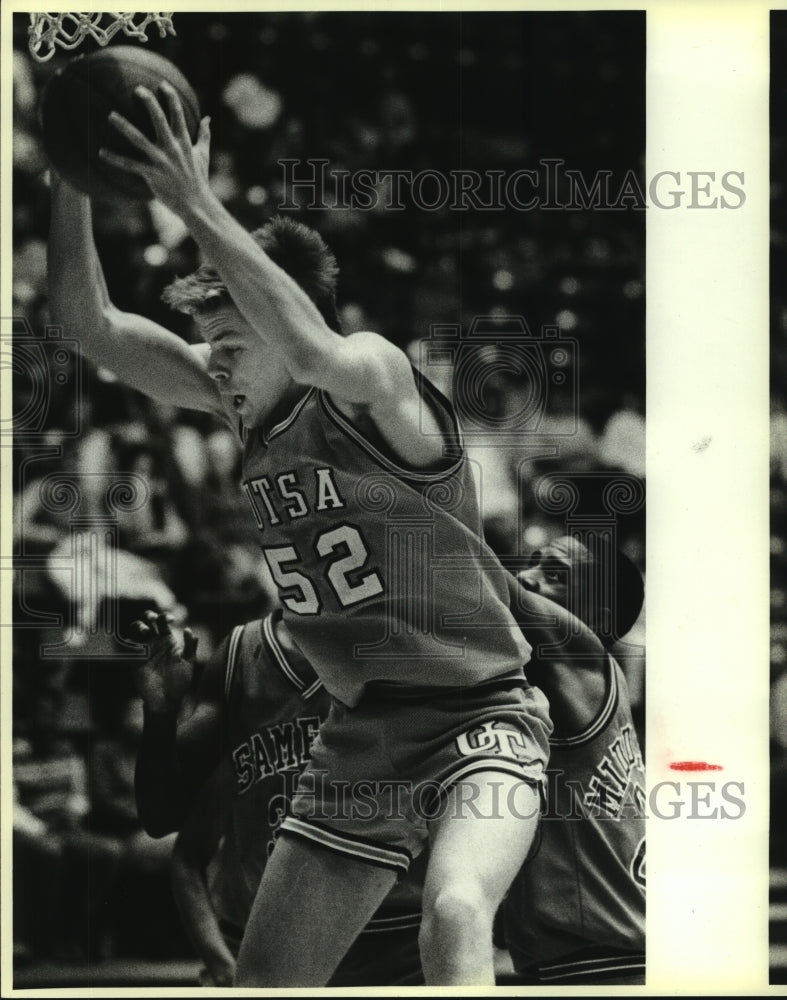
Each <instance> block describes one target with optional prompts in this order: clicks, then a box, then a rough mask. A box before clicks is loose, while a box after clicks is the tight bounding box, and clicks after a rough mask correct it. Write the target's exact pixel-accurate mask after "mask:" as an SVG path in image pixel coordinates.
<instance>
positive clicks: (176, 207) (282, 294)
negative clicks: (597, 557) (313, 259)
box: [102, 83, 440, 462]
mask: <svg viewBox="0 0 787 1000" xmlns="http://www.w3.org/2000/svg"><path fill="white" fill-rule="evenodd" d="M160 93H161V95H162V100H163V101H164V104H165V106H166V108H167V110H168V116H167V114H165V111H164V109H163V108H162V105H161V104H159V101H158V100H157V99H156V97H155V96H154V95H153V94H152V93H151V92H150V91H149V90H145V89H143V88H140V90H138V95H139V96H140V98H141V99H143V100H144V101H145V103H146V104H147V107H148V111H149V112H150V116H151V119H152V121H153V124H154V127H155V131H156V142H155V143H154V142H151V141H150V140H149V139H147V138H146V137H145V136H144V135H142V133H141V132H140V131H139V130H138V129H137V128H135V127H134V126H133V125H132V124H131V123H130V122H128V121H127V120H126V119H124V118H122V117H121V116H119V115H117V114H112V115H111V116H110V120H111V121H113V122H114V123H115V125H116V127H117V128H118V129H119V131H121V132H122V134H123V135H124V136H125V137H126V138H127V139H128V140H129V141H130V142H131V143H132V144H133V145H134V146H136V148H137V150H138V151H139V153H140V154H141V157H140V158H135V159H131V158H129V157H124V156H120V155H118V154H115V153H112V152H110V151H107V150H104V151H102V156H103V158H104V159H105V160H106V161H107V162H109V163H111V164H113V165H114V166H116V167H120V168H122V169H126V170H130V171H132V172H134V173H137V174H139V175H140V176H141V177H143V178H144V179H145V181H146V182H147V184H148V186H149V187H150V189H151V190H152V191H153V192H154V193H155V195H156V196H157V197H158V198H159V199H160V200H161V201H162V202H163V203H164V204H166V205H167V206H168V207H169V208H170V209H172V211H174V212H176V213H177V214H178V215H179V216H180V217H181V218H182V219H183V221H184V222H185V224H186V226H187V227H188V229H189V231H190V232H191V234H192V236H193V237H194V239H195V240H196V241H197V243H198V244H199V246H200V249H201V250H202V253H203V255H204V257H205V258H206V260H208V261H209V262H210V263H211V264H212V266H213V267H215V268H216V270H217V271H218V272H219V273H220V275H221V277H222V279H223V281H224V283H225V285H226V287H227V290H228V292H229V295H230V297H231V299H232V302H233V303H234V305H235V306H236V307H237V308H238V310H239V311H240V313H241V314H242V316H243V318H244V319H245V321H246V322H247V323H248V324H249V326H250V327H251V328H252V330H253V331H254V332H255V333H256V334H258V335H259V336H260V337H261V338H262V339H263V340H265V341H266V342H267V343H269V344H270V346H271V347H272V348H273V349H275V351H276V354H277V356H278V357H280V358H281V359H282V361H283V363H284V364H285V366H286V368H287V370H288V372H289V374H290V376H291V378H292V379H293V380H294V381H295V382H298V383H301V384H304V385H314V386H317V387H318V388H321V389H325V390H326V391H328V392H329V393H330V394H331V395H332V396H334V397H335V398H337V399H338V400H341V401H344V402H346V403H348V404H360V405H362V406H366V407H368V408H369V409H370V410H371V411H372V413H373V415H374V416H375V417H376V418H377V419H378V423H379V424H380V425H381V427H385V428H386V433H387V434H389V435H390V439H391V441H392V443H393V444H396V443H398V441H399V439H400V437H401V435H399V434H398V433H397V424H399V425H401V428H402V429H403V430H404V431H405V434H404V443H405V444H407V445H414V446H415V448H416V449H417V453H416V454H411V452H412V448H408V453H410V454H409V457H411V458H412V459H413V460H414V461H416V462H419V461H424V462H428V461H429V460H431V459H432V458H434V457H439V447H440V445H439V442H437V441H436V440H435V437H436V435H434V434H433V435H427V436H425V437H424V439H423V440H418V439H415V440H411V438H412V437H413V435H412V427H413V426H417V419H416V416H417V413H416V411H417V409H418V406H419V397H418V391H417V388H416V385H415V382H414V379H413V375H412V370H411V367H410V364H409V361H408V360H407V358H406V356H405V355H404V353H403V352H402V351H400V350H399V348H397V347H395V346H394V345H392V344H390V343H388V342H387V341H385V340H384V339H383V338H382V337H379V336H378V335H376V334H373V333H361V334H354V335H353V336H351V337H347V338H345V337H342V336H341V335H340V334H338V333H337V332H336V331H334V330H332V329H330V327H329V326H328V324H327V323H326V321H325V319H324V318H323V316H322V314H321V312H320V310H319V309H318V308H317V306H316V305H315V303H314V302H313V301H312V299H311V298H310V297H309V295H308V294H307V293H306V291H304V289H303V288H301V286H300V285H299V284H298V282H297V281H295V280H294V279H293V278H292V277H291V276H290V275H289V274H288V273H287V272H286V271H285V270H284V269H283V268H281V267H280V266H279V265H278V264H276V263H275V262H274V261H273V260H272V259H271V258H270V257H269V256H268V254H266V253H265V251H264V250H263V249H262V248H261V247H260V245H259V244H258V243H257V242H256V241H255V239H254V238H253V236H252V235H251V234H250V233H249V232H247V231H246V230H245V229H244V228H243V226H241V225H240V223H238V222H237V220H236V219H234V218H233V217H232V216H231V215H230V213H229V212H228V211H227V210H226V209H225V207H224V206H223V205H222V204H221V202H220V201H219V199H218V198H217V197H216V195H215V194H214V193H213V191H212V190H211V188H210V185H209V183H208V161H209V143H210V134H209V125H208V120H207V119H204V120H203V122H202V124H201V126H200V132H199V137H198V140H197V143H196V144H195V145H192V142H191V139H190V137H189V134H188V130H187V128H186V124H185V120H184V116H183V110H182V108H181V106H180V103H179V101H178V98H177V95H176V93H175V92H174V90H173V89H172V88H171V87H170V86H169V85H168V84H166V83H164V84H162V85H161V87H160ZM408 429H409V430H408ZM408 435H409V436H408Z"/></svg>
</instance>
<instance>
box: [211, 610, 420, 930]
mask: <svg viewBox="0 0 787 1000" xmlns="http://www.w3.org/2000/svg"><path fill="white" fill-rule="evenodd" d="M279 617H280V613H279V612H276V613H275V614H274V615H269V616H268V617H267V618H265V619H263V620H262V621H256V622H251V623H250V624H248V625H245V626H238V627H237V628H235V629H234V630H233V632H232V633H231V634H230V637H229V641H228V643H227V646H226V673H225V689H224V694H225V704H226V718H227V747H228V750H229V753H230V756H231V760H232V765H233V773H234V790H233V791H234V794H233V798H232V805H231V809H230V814H229V821H228V826H227V829H226V831H225V834H224V837H223V839H222V842H221V844H220V846H219V850H218V852H217V855H216V858H215V859H214V861H213V862H212V863H211V866H210V890H211V898H212V900H213V904H214V908H215V910H216V913H217V915H218V917H219V920H220V922H221V924H222V926H223V927H224V928H225V930H226V929H227V928H234V930H235V932H236V933H238V934H239V933H240V932H242V930H243V928H244V927H245V925H246V920H247V918H248V915H249V910H250V908H251V904H252V902H253V900H254V896H255V894H256V891H257V886H258V885H259V882H260V879H261V878H262V873H263V870H264V868H265V864H266V863H267V860H268V857H269V855H270V852H271V850H272V849H273V845H274V842H275V837H276V832H277V830H278V828H279V826H280V824H281V822H282V820H283V819H284V817H285V815H287V813H288V811H289V802H290V799H291V797H292V793H293V791H294V787H295V784H296V781H297V776H298V774H299V773H300V771H301V769H302V767H303V765H304V764H305V763H306V761H307V760H309V759H310V747H311V742H312V740H313V739H314V737H315V735H316V734H317V731H318V729H319V726H320V723H321V722H322V720H323V719H324V718H325V716H326V715H327V714H328V709H329V707H330V696H329V695H328V693H327V691H326V690H325V689H324V688H323V686H322V684H321V683H320V681H319V680H318V678H317V675H316V674H315V673H314V670H313V669H312V668H311V666H310V665H309V664H308V663H307V662H306V661H305V660H304V659H303V657H302V656H300V655H299V654H298V653H297V652H296V651H295V650H293V649H291V648H289V649H288V648H285V646H284V645H283V643H282V641H280V635H279V633H278V630H277V618H279ZM421 886H422V882H421V881H419V878H418V877H416V876H414V877H411V878H408V879H405V880H402V881H401V882H400V883H398V884H397V885H396V886H395V887H394V889H393V890H392V891H391V893H390V894H389V896H388V897H387V898H386V900H385V902H384V903H383V904H382V906H381V907H380V909H379V910H378V912H377V914H376V915H375V918H374V919H373V920H372V921H371V923H370V924H369V927H368V930H369V931H374V932H379V931H381V930H389V929H398V928H401V927H405V926H414V925H417V924H418V922H419V921H420V897H421Z"/></svg>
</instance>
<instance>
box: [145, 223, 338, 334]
mask: <svg viewBox="0 0 787 1000" xmlns="http://www.w3.org/2000/svg"><path fill="white" fill-rule="evenodd" d="M251 235H252V237H253V238H254V240H255V242H256V243H257V244H258V245H259V246H260V247H261V248H262V249H263V250H264V251H265V253H266V254H267V255H268V256H269V257H270V258H271V260H272V261H273V262H274V263H275V264H278V265H279V267H280V268H281V269H282V270H283V271H286V272H287V274H289V276H290V277H291V278H292V279H293V280H294V281H296V282H297V283H298V284H299V285H300V286H301V288H302V289H303V290H304V292H306V294H307V295H308V296H309V298H310V299H311V300H312V302H313V303H314V304H315V305H316V306H317V308H318V309H319V311H320V315H321V316H322V318H323V319H324V320H325V322H326V323H327V324H328V326H329V327H330V328H331V329H332V330H335V331H336V332H337V333H340V332H341V326H340V323H339V317H338V314H337V312H336V283H337V280H338V277H339V265H338V264H337V262H336V258H335V257H334V255H333V253H332V251H331V250H330V248H329V247H328V245H327V244H326V243H325V241H324V240H323V238H322V236H320V234H319V233H318V232H317V231H316V230H314V229H311V228H310V227H309V226H305V225H304V224H303V223H302V222H298V221H297V220H296V219H291V218H289V217H288V216H286V215H276V216H274V217H273V218H272V219H271V220H270V221H269V222H266V223H265V225H264V226H262V227H261V228H260V229H256V230H254V232H252V234H251ZM161 297H162V299H163V300H164V302H166V304H167V305H168V306H170V307H171V308H172V309H175V310H177V311H178V312H182V313H186V314H187V315H189V316H196V315H199V314H200V313H205V312H209V311H210V310H212V309H215V308H216V307H217V306H219V305H221V304H222V303H227V302H231V301H232V299H231V296H230V293H229V291H228V289H227V286H226V284H225V283H224V280H223V278H222V277H221V275H220V274H219V272H218V271H217V270H216V268H215V267H213V266H212V265H211V264H202V265H201V266H200V267H198V268H197V270H196V271H194V272H193V273H192V274H188V275H186V276H185V277H184V278H176V280H175V281H173V282H172V284H170V285H168V286H167V287H166V288H165V289H164V292H163V293H162V296H161Z"/></svg>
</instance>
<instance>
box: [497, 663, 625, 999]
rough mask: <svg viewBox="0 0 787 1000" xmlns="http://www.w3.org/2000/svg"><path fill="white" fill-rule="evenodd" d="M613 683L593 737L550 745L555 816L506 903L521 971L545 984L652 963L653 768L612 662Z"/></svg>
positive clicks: (551, 816) (589, 734)
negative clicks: (648, 932) (648, 834)
mask: <svg viewBox="0 0 787 1000" xmlns="http://www.w3.org/2000/svg"><path fill="white" fill-rule="evenodd" d="M607 678H608V685H607V697H606V699H605V703H604V705H603V706H602V707H601V710H600V711H599V714H598V716H597V717H596V718H595V719H594V720H593V722H592V723H591V724H590V725H589V726H588V727H587V729H586V730H585V731H584V732H582V733H579V734H577V735H575V736H570V737H560V736H559V735H555V736H553V738H552V739H551V740H550V745H551V756H550V763H549V778H550V781H549V811H548V814H547V815H546V816H545V817H544V819H543V820H542V823H541V835H540V843H539V847H538V850H537V852H536V853H535V856H534V857H533V858H532V859H531V860H530V861H529V862H528V863H527V864H526V865H525V866H524V868H523V869H522V871H521V873H520V874H519V875H518V876H517V878H516V879H515V880H514V884H513V885H512V887H511V889H510V890H509V896H508V901H507V903H506V920H507V922H508V927H509V930H508V933H507V938H508V944H509V947H510V950H511V953H512V956H513V957H514V961H515V965H516V967H517V969H519V970H524V969H527V970H528V973H529V974H530V973H531V972H532V971H533V970H534V969H535V970H537V971H538V978H541V977H542V976H543V979H544V981H547V980H549V981H553V980H555V981H558V978H559V977H560V976H570V975H580V976H581V975H582V974H583V973H587V972H589V971H593V972H594V973H598V972H601V971H604V970H605V969H607V968H608V969H610V970H612V971H614V970H615V969H628V968H630V966H631V963H632V962H633V963H634V964H635V965H637V964H638V965H642V964H643V963H644V957H643V952H644V947H645V894H644V889H645V767H644V762H643V759H642V753H641V751H640V748H639V744H638V742H637V735H636V731H635V729H634V725H633V721H632V716H631V705H630V702H629V697H628V691H627V688H626V682H625V679H624V677H623V673H622V671H621V670H620V667H619V666H618V665H617V664H616V663H615V661H614V660H613V659H612V658H611V657H607ZM569 776H570V777H569ZM553 778H554V779H556V780H553ZM577 872H581V873H582V877H581V878H577ZM594 949H601V952H600V955H601V957H594V956H596V955H597V953H596V952H595V951H594ZM575 956H579V957H578V958H576V960H575Z"/></svg>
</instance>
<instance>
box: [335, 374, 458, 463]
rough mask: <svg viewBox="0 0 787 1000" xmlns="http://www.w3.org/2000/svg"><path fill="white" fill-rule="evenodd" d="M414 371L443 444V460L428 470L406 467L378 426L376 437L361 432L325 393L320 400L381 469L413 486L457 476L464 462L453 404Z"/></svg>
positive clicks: (423, 376)
mask: <svg viewBox="0 0 787 1000" xmlns="http://www.w3.org/2000/svg"><path fill="white" fill-rule="evenodd" d="M412 371H413V377H414V378H415V384H416V386H417V388H418V392H419V395H420V396H421V399H422V400H423V401H424V402H425V403H426V404H427V405H428V406H429V408H430V410H431V412H432V414H433V415H434V416H435V418H436V419H437V422H438V425H439V427H440V433H441V436H442V440H443V458H441V459H440V460H439V461H438V462H436V463H434V465H433V466H431V467H429V468H415V467H412V466H409V465H407V463H406V461H405V460H404V459H403V458H402V457H401V456H400V455H398V454H397V453H396V452H395V451H394V450H393V448H391V446H390V445H389V444H388V443H387V442H386V441H385V439H384V438H383V436H382V434H381V433H380V431H379V429H378V428H377V427H376V425H374V429H375V433H374V434H373V435H370V434H369V433H368V432H367V431H364V430H362V429H361V428H360V427H358V425H357V424H356V423H355V422H354V421H353V420H351V419H350V418H349V417H348V416H347V415H346V414H345V413H344V412H343V411H342V410H340V409H339V407H338V406H337V405H336V403H335V402H334V401H333V400H332V399H331V397H330V395H329V394H328V393H327V392H325V390H323V389H321V390H320V391H319V393H318V398H319V400H320V402H321V404H322V408H323V410H324V411H325V413H326V414H327V416H328V418H329V419H330V420H331V421H332V423H334V424H335V425H336V426H337V427H338V428H339V430H341V431H342V432H343V433H344V434H345V435H346V436H348V437H349V438H351V439H352V440H353V441H355V442H356V443H357V444H358V445H359V446H360V447H361V448H363V449H364V451H366V452H367V454H369V455H370V456H371V457H372V458H373V459H374V461H375V462H376V463H377V464H378V465H381V466H382V467H383V468H384V469H386V470H387V471H388V472H393V473H394V474H395V475H397V476H400V477H401V478H402V479H406V480H409V481H411V482H415V483H417V482H425V483H431V482H438V481H440V480H442V479H445V478H447V477H448V476H450V475H453V474H454V473H456V472H457V471H458V470H459V469H460V468H461V466H462V463H463V462H464V458H465V455H464V443H463V439H462V431H461V429H460V427H459V421H458V420H457V417H456V413H455V412H454V408H453V406H452V405H451V403H450V402H449V401H448V400H447V399H446V397H445V396H444V395H443V394H442V393H441V392H440V390H439V389H437V387H436V386H434V385H433V384H432V383H431V382H430V381H429V379H428V378H427V377H426V376H425V375H423V374H422V373H421V372H419V371H418V369H417V368H415V367H413V369H412Z"/></svg>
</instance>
